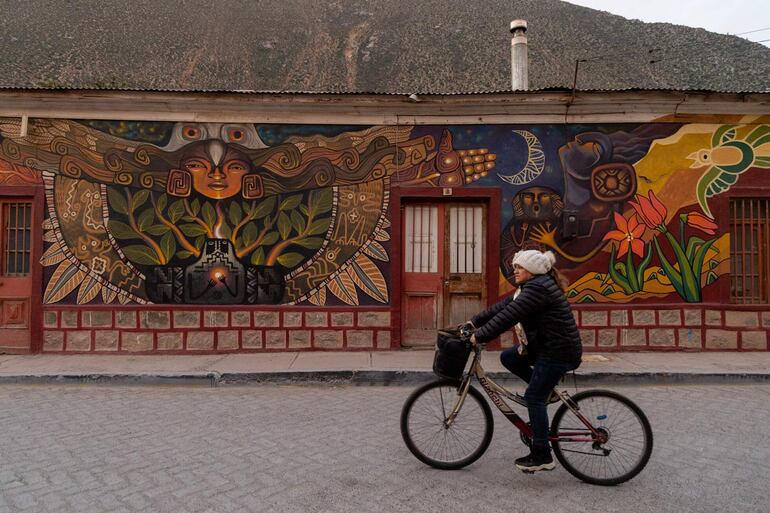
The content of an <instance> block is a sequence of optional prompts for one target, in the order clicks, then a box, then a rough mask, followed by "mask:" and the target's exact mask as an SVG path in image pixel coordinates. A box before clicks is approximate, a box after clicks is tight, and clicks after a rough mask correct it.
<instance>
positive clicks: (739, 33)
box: [733, 27, 770, 36]
mask: <svg viewBox="0 0 770 513" xmlns="http://www.w3.org/2000/svg"><path fill="white" fill-rule="evenodd" d="M765 30H770V27H765V28H761V29H756V30H749V31H747V32H738V33H737V34H733V35H734V36H742V35H743V34H753V33H754V32H764V31H765Z"/></svg>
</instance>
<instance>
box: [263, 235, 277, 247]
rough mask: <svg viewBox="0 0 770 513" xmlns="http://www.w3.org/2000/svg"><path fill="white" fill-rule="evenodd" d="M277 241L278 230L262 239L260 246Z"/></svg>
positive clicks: (270, 244)
mask: <svg viewBox="0 0 770 513" xmlns="http://www.w3.org/2000/svg"><path fill="white" fill-rule="evenodd" d="M276 242H278V232H270V233H268V234H267V235H265V238H264V239H262V242H261V243H260V246H272V245H273V244H275V243H276Z"/></svg>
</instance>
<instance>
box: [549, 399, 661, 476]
mask: <svg viewBox="0 0 770 513" xmlns="http://www.w3.org/2000/svg"><path fill="white" fill-rule="evenodd" d="M571 401H572V402H573V403H574V404H575V405H577V407H578V409H579V413H580V415H582V416H583V419H585V421H586V422H588V423H590V424H591V426H592V427H593V428H594V430H595V432H594V433H592V432H591V430H590V429H588V427H587V426H586V425H585V423H584V422H583V421H581V419H580V418H578V417H577V416H576V415H575V414H574V413H573V412H572V411H571V410H570V409H569V408H567V406H565V405H564V404H562V405H561V407H560V408H559V409H558V410H557V411H556V414H555V415H554V417H553V422H552V424H551V437H552V442H551V445H552V446H553V452H554V455H555V456H556V459H558V460H559V462H560V463H561V464H562V466H564V468H565V469H566V470H567V471H568V472H569V473H570V474H572V475H573V476H575V477H577V478H578V479H581V480H583V481H585V482H587V483H591V484H596V485H607V486H610V485H616V484H620V483H623V482H625V481H628V480H629V479H631V478H632V477H634V476H636V475H637V474H638V473H639V472H641V471H642V469H643V468H644V467H645V465H647V462H648V461H649V459H650V454H652V428H651V427H650V422H649V421H648V420H647V417H646V416H645V414H644V412H642V410H641V408H639V407H638V406H637V405H636V404H635V403H634V402H633V401H631V400H630V399H628V398H626V397H624V396H622V395H620V394H617V393H615V392H611V391H609V390H587V391H585V392H580V393H578V394H575V395H574V396H572V398H571Z"/></svg>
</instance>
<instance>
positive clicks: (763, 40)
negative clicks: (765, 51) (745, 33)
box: [752, 39, 770, 43]
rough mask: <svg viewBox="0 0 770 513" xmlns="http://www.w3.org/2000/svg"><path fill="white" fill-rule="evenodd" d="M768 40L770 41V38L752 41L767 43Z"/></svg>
mask: <svg viewBox="0 0 770 513" xmlns="http://www.w3.org/2000/svg"><path fill="white" fill-rule="evenodd" d="M767 41H770V39H760V40H759V41H752V43H765V42H767Z"/></svg>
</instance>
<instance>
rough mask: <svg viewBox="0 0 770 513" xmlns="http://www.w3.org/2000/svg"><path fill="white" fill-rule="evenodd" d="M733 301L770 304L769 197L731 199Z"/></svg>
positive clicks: (731, 288) (731, 299) (731, 293)
mask: <svg viewBox="0 0 770 513" xmlns="http://www.w3.org/2000/svg"><path fill="white" fill-rule="evenodd" d="M730 277H731V280H730V301H731V302H732V303H741V304H758V303H759V304H766V303H770V198H735V199H731V200H730Z"/></svg>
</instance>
